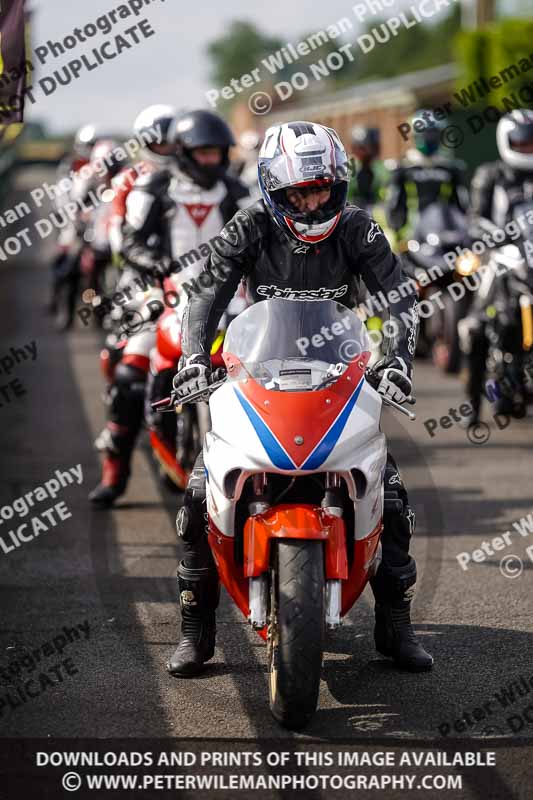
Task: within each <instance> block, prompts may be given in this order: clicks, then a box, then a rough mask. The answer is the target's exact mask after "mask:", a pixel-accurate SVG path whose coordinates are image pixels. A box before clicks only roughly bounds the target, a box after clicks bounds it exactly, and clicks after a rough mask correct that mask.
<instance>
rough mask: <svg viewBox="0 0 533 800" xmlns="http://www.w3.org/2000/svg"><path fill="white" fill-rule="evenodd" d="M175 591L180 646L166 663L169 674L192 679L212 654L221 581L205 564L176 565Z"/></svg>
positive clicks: (214, 571) (201, 669)
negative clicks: (178, 603) (176, 590)
mask: <svg viewBox="0 0 533 800" xmlns="http://www.w3.org/2000/svg"><path fill="white" fill-rule="evenodd" d="M178 591H179V601H180V610H181V636H180V642H179V645H178V647H177V649H176V651H175V652H174V654H173V656H172V658H171V659H170V661H169V662H168V664H167V669H168V671H169V672H170V674H171V675H175V676H176V677H179V678H192V677H194V676H195V675H198V674H199V673H200V672H202V671H203V669H204V668H205V662H206V661H209V659H211V658H213V655H214V653H215V634H216V623H215V611H216V609H217V607H218V601H219V596H220V584H219V580H218V573H217V572H216V570H214V569H212V568H209V567H204V568H202V569H188V568H187V567H186V566H185V565H184V564H183V562H181V564H180V565H179V567H178Z"/></svg>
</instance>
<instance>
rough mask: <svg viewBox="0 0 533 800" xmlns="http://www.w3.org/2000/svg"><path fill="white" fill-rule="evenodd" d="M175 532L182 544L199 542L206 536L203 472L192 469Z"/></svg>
mask: <svg viewBox="0 0 533 800" xmlns="http://www.w3.org/2000/svg"><path fill="white" fill-rule="evenodd" d="M176 530H177V533H178V536H179V537H180V538H181V539H183V541H184V542H188V543H192V542H197V541H199V540H200V539H201V538H202V537H204V536H205V534H206V502H205V472H204V470H203V469H202V470H200V469H193V471H192V472H191V475H190V478H189V483H188V485H187V488H186V490H185V497H184V499H183V505H182V507H181V508H180V510H179V511H178V514H177V516H176Z"/></svg>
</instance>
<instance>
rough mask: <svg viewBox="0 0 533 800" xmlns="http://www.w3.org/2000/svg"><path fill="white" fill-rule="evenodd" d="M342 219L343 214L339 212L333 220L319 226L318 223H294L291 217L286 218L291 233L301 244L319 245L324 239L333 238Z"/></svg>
mask: <svg viewBox="0 0 533 800" xmlns="http://www.w3.org/2000/svg"><path fill="white" fill-rule="evenodd" d="M340 217H341V212H340V211H339V213H338V214H336V215H335V216H334V217H333V218H332V219H328V220H326V222H322V223H320V224H318V225H317V224H316V223H315V224H310V225H307V224H305V223H303V222H294V221H293V220H292V219H290V217H284V220H285V224H286V225H287V228H288V229H289V231H290V232H291V233H292V235H293V236H294V237H295V238H296V239H298V240H299V241H300V242H306V243H307V244H318V242H323V241H324V239H327V238H328V236H331V234H332V233H333V231H334V230H335V228H336V227H337V223H338V222H339V219H340Z"/></svg>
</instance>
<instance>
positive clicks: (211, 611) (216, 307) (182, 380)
mask: <svg viewBox="0 0 533 800" xmlns="http://www.w3.org/2000/svg"><path fill="white" fill-rule="evenodd" d="M258 166H259V185H260V187H261V192H262V197H263V199H262V200H259V201H258V202H256V203H254V204H253V205H252V206H250V207H249V208H246V209H244V210H241V211H239V212H237V214H236V215H235V216H234V217H233V219H232V220H231V222H230V223H229V224H228V225H226V227H225V228H224V229H223V231H222V233H221V235H220V236H219V237H218V238H217V240H216V241H215V243H214V246H213V251H212V253H211V255H210V256H209V258H208V260H207V263H206V265H205V267H204V272H205V273H207V274H206V276H205V280H202V279H201V278H202V276H201V277H200V280H199V282H198V283H199V285H200V286H202V287H206V288H204V289H201V291H200V290H199V291H197V292H194V293H191V295H190V298H189V304H188V306H187V309H186V311H185V315H184V326H183V341H182V346H183V352H184V356H183V359H182V364H181V365H180V366H181V368H180V370H179V372H178V373H177V375H176V377H175V379H174V386H175V389H176V391H177V393H178V396H179V397H186V396H187V395H188V394H189V393H191V392H194V391H196V390H198V389H200V390H201V389H203V388H204V387H206V386H207V384H208V381H209V374H210V359H209V352H210V346H211V342H212V339H213V336H214V334H215V331H216V328H217V323H218V321H219V318H220V316H221V314H222V313H223V311H224V309H225V307H226V306H227V304H228V303H229V301H230V299H231V298H232V296H233V295H234V293H235V290H236V288H237V286H238V285H239V283H240V282H241V281H244V282H245V284H246V287H247V290H248V294H249V295H250V298H251V300H253V301H255V302H259V301H261V300H263V299H265V298H270V297H279V298H283V299H284V300H286V301H292V302H297V301H300V300H317V301H319V300H321V299H335V300H336V302H338V303H341V304H343V305H345V306H347V307H352V306H353V304H354V301H355V297H356V293H357V287H358V281H359V278H360V277H361V278H362V279H363V280H364V281H365V283H366V285H367V287H368V289H369V290H370V291H371V292H373V293H376V294H377V293H378V292H382V293H383V295H387V294H388V293H390V294H389V297H390V295H391V294H393V293H394V295H395V297H396V300H395V301H394V302H391V303H390V309H389V310H390V314H391V318H393V319H394V321H395V322H396V326H395V329H396V330H397V335H396V336H395V338H394V339H392V340H391V348H390V353H389V355H388V356H387V357H386V358H385V359H384V360H383V361H382V362H381V363H380V364H379V365H378V366H377V367H376V369H378V370H380V371H381V372H382V379H381V383H380V385H379V391H380V392H381V393H382V394H384V395H386V396H388V397H390V398H391V399H393V400H395V401H396V402H400V403H401V402H403V401H405V400H406V399H407V397H408V395H409V394H410V392H411V372H412V367H411V362H412V359H413V356H414V351H415V344H416V328H417V323H416V302H417V298H416V294H406V293H405V292H402V293H400V292H398V288H399V287H400V286H402V287H405V285H406V283H407V277H406V275H405V274H404V272H403V270H402V266H401V263H400V261H399V259H398V257H397V256H395V255H394V254H393V253H392V252H391V249H390V247H389V244H388V242H387V239H386V238H385V236H384V235H383V231H382V230H381V228H380V227H379V225H378V224H377V223H376V222H375V221H374V220H373V219H372V218H371V217H370V216H369V215H368V214H367V213H366V212H365V211H363V210H362V209H360V208H357V207H355V206H349V205H347V203H346V196H347V191H348V180H349V170H348V159H347V156H346V152H345V149H344V147H343V145H342V143H341V141H340V139H339V137H338V135H337V133H336V132H335V131H334V130H333V129H331V128H327V127H324V126H323V125H318V124H316V123H313V122H290V123H286V124H283V125H276V126H273V127H271V128H269V130H267V132H266V134H265V138H264V141H263V144H262V147H261V151H260V153H259V165H258ZM400 295H401V296H400ZM407 321H409V323H408V322H407ZM205 480H206V476H205V471H204V465H203V459H202V455H201V454H200V456H199V457H198V460H197V462H196V465H195V468H194V470H193V472H192V475H191V478H190V481H189V485H188V487H187V490H186V492H185V498H184V503H183V506H182V508H181V509H180V511H179V512H178V517H177V521H176V524H177V529H178V535H179V536H180V537H181V539H182V542H183V546H184V551H185V558H184V560H183V561H182V562H181V563H180V565H179V567H178V590H179V597H180V605H181V614H182V629H181V638H180V643H179V646H178V648H177V650H176V652H175V653H174V655H173V656H172V658H171V659H170V663H169V665H168V669H169V672H170V673H171V674H173V675H177V676H180V677H190V676H193V675H196V674H198V672H200V671H201V670H202V669H203V666H204V663H205V662H206V661H208V660H209V659H210V658H211V657H212V656H213V652H214V644H215V630H216V629H215V610H216V607H217V604H218V575H217V570H216V568H215V565H214V563H213V559H212V556H211V551H210V548H209V545H208V542H207V536H206V533H205V520H204V513H205ZM384 483H385V493H386V497H387V498H388V504H386V506H385V516H384V525H385V529H384V532H383V537H382V543H383V561H382V565H381V566H380V568H379V570H378V572H377V574H376V576H375V577H374V578H373V579H372V586H373V589H374V593H375V596H376V629H375V640H376V646H377V648H378V650H379V651H380V652H381V653H383V654H384V655H388V656H392V657H393V658H394V660H395V662H396V663H397V664H398V665H399V666H401V667H403V668H406V669H410V670H424V669H429V668H430V667H431V665H432V663H433V659H432V657H431V656H430V655H429V654H428V653H426V651H425V650H424V649H423V647H422V646H421V645H420V644H419V643H418V641H417V640H416V637H415V635H414V632H413V628H412V626H411V622H410V617H409V609H410V602H411V596H412V591H413V589H412V587H413V585H414V583H415V580H416V565H415V562H414V560H413V558H411V557H410V556H409V540H410V538H411V535H412V533H413V531H414V512H413V510H412V508H410V506H409V504H408V499H407V492H406V490H405V487H404V485H403V482H402V480H401V477H400V474H399V472H398V468H397V466H396V464H395V462H394V460H393V459H392V458H391V457H390V456H389V457H388V460H387V466H386V470H385V475H384Z"/></svg>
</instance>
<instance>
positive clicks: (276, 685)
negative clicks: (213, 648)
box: [268, 539, 325, 730]
mask: <svg viewBox="0 0 533 800" xmlns="http://www.w3.org/2000/svg"><path fill="white" fill-rule="evenodd" d="M272 550H273V566H272V573H271V609H270V624H269V630H268V643H269V677H270V680H269V688H270V710H271V712H272V715H273V716H274V718H275V719H276V720H277V721H278V722H279V723H280V724H281V725H283V726H284V727H285V728H289V729H290V730H300V729H301V728H303V727H305V726H306V725H307V724H308V723H309V722H310V720H311V718H312V716H313V714H314V713H315V710H316V707H317V702H318V692H319V688H320V674H321V671H322V654H323V650H324V602H325V600H324V596H325V575H324V548H323V543H322V542H321V541H316V540H302V539H288V540H278V541H276V542H273V543H272Z"/></svg>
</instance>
